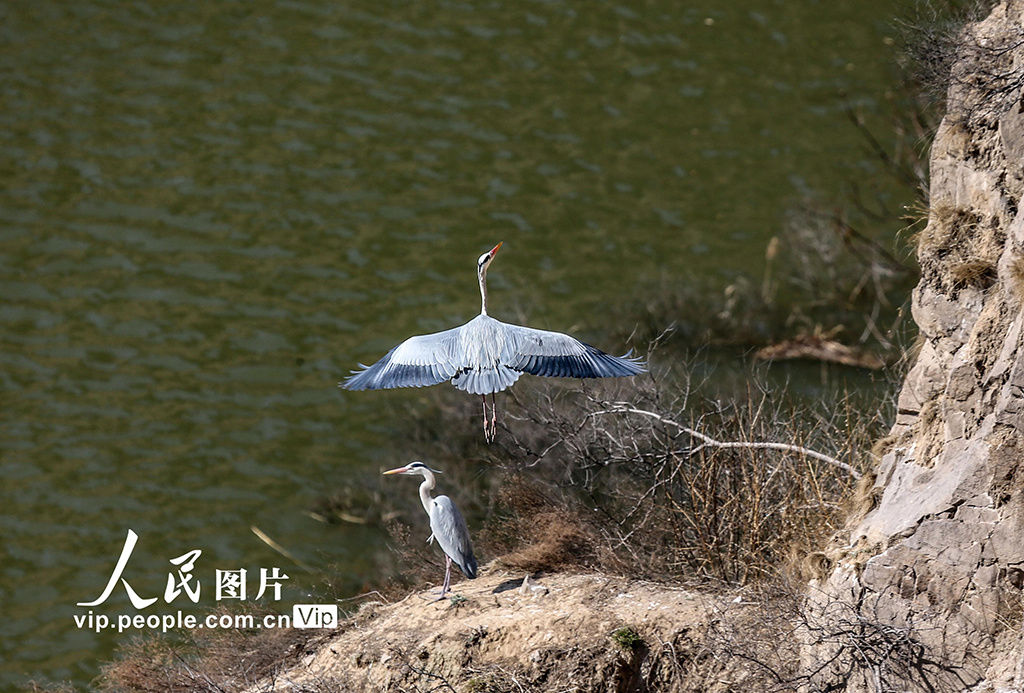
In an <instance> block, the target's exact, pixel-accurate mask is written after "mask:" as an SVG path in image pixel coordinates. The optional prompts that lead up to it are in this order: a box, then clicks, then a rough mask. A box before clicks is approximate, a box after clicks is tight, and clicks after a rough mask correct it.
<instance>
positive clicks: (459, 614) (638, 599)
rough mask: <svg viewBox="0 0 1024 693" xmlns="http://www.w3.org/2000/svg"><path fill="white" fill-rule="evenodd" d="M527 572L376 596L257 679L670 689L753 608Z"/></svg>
mask: <svg viewBox="0 0 1024 693" xmlns="http://www.w3.org/2000/svg"><path fill="white" fill-rule="evenodd" d="M523 578H524V575H523V574H522V573H510V572H506V571H504V570H501V569H492V570H487V571H485V572H484V574H483V575H482V576H481V577H480V578H478V579H477V580H475V581H472V582H470V581H462V582H460V583H458V584H457V585H456V589H455V593H456V594H457V595H459V597H457V598H456V599H455V600H454V602H453V601H452V600H447V599H446V600H445V601H440V602H431V601H428V599H429V598H430V595H429V593H427V592H419V593H414V594H411V595H410V596H408V597H407V598H405V599H404V600H402V601H401V602H398V603H395V604H383V603H380V602H368V603H366V604H364V605H363V606H362V607H361V609H360V610H359V612H358V613H357V614H356V615H355V616H354V617H352V618H351V619H350V620H348V621H347V622H346V623H345V624H344V625H343V626H342V627H341V629H340V630H339V632H337V633H336V634H333V635H331V636H329V637H327V638H326V639H325V640H323V641H322V642H321V643H320V644H319V646H318V647H316V648H315V649H314V650H312V651H311V652H310V653H308V654H306V655H305V656H304V657H302V658H301V660H300V661H298V662H297V663H296V664H294V665H293V666H292V667H290V668H289V669H287V670H285V671H282V672H280V673H278V674H277V675H276V676H275V677H274V679H273V680H272V681H270V680H268V681H263V682H261V683H260V684H258V685H257V686H255V687H253V688H252V689H251V690H252V691H282V692H283V691H337V690H346V691H348V690H352V691H357V690H365V691H381V690H390V691H403V690H409V691H412V690H423V691H426V690H449V691H450V690H456V691H498V690H501V691H514V690H586V691H635V690H643V689H646V688H647V687H648V686H652V685H654V686H657V687H659V688H660V687H661V686H664V687H666V689H667V688H668V687H672V686H674V685H675V684H676V683H678V682H679V681H681V680H683V679H684V678H686V677H687V676H688V675H689V674H690V672H689V671H687V670H686V667H687V665H689V666H690V667H692V668H697V667H702V668H706V665H707V663H706V662H704V661H703V658H704V657H705V655H699V654H698V653H697V652H696V651H695V650H694V649H693V648H694V645H695V642H696V641H697V640H699V639H700V638H701V637H702V635H701V634H702V632H703V628H704V624H707V623H708V622H710V621H714V620H717V619H720V618H722V617H728V616H729V615H731V614H734V613H739V612H742V611H743V610H744V609H745V608H747V607H746V606H745V605H744V603H743V602H742V600H739V601H736V600H735V598H733V601H730V599H726V598H724V597H709V596H707V595H704V594H701V593H697V592H692V591H687V590H684V589H679V588H673V587H666V586H663V585H656V584H652V583H644V582H638V581H633V580H626V579H622V578H613V577H608V576H604V575H593V574H590V575H567V574H559V575H550V576H546V577H541V578H540V579H539V580H537V581H536V582H535V583H534V584H533V586H532V587H526V588H524V587H523V586H522V583H523ZM691 651H692V655H693V658H692V659H691V658H688V657H687V653H691ZM722 683H723V685H725V684H726V683H727V682H726V681H725V680H723V681H722ZM726 687H728V686H727V685H726Z"/></svg>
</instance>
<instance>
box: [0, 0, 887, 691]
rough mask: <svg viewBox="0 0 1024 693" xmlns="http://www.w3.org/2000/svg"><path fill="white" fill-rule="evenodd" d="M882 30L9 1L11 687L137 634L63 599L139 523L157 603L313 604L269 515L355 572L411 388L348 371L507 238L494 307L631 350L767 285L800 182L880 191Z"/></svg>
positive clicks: (5, 421) (642, 8)
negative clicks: (661, 281) (328, 511)
mask: <svg viewBox="0 0 1024 693" xmlns="http://www.w3.org/2000/svg"><path fill="white" fill-rule="evenodd" d="M892 11H893V10H892V6H891V3H887V2H873V1H869V2H861V3H833V2H823V1H822V2H818V1H814V0H775V1H772V0H760V1H743V2H730V3H720V2H708V1H706V0H704V1H702V2H676V1H663V0H652V1H651V2H644V3H620V4H616V3H604V2H601V3H585V4H581V3H569V2H559V1H557V0H554V1H550V2H484V3H460V2H419V3H409V2H385V3H377V2H372V3H371V2H356V3H348V2H340V3H327V2H324V3H315V2H301V1H284V0H282V1H280V2H267V1H263V0H257V1H254V2H245V3H226V2H216V3H180V2H159V3H146V2H132V3H122V2H46V1H45V0H44V1H42V2H31V3H27V2H26V3H6V4H5V5H4V6H3V7H2V8H0V18H2V21H0V95H2V103H3V108H2V109H0V121H2V127H0V176H2V178H0V180H2V186H0V363H2V367H0V392H2V409H0V426H2V436H0V454H2V465H0V479H2V489H3V491H2V494H3V506H4V507H3V511H2V515H0V530H2V533H3V538H4V539H3V547H4V552H3V560H2V562H0V603H2V610H3V618H2V619H0V647H2V652H3V655H2V657H0V685H8V684H13V683H14V682H18V681H22V680H24V679H25V678H27V677H36V678H37V679H41V680H46V679H54V680H60V679H72V680H74V681H75V682H77V683H79V684H84V683H85V682H87V681H88V680H89V679H91V678H92V677H93V676H95V675H96V673H97V671H98V664H99V662H100V661H101V660H102V659H103V658H105V657H109V656H110V654H111V651H112V649H113V647H114V646H115V645H116V644H117V643H119V642H123V641H124V637H125V636H117V635H112V634H102V635H96V634H93V633H91V632H88V631H85V630H79V629H77V628H75V627H74V624H73V622H72V614H74V613H80V611H81V610H77V609H76V608H75V606H74V605H75V603H76V602H78V601H85V600H89V599H93V598H95V597H96V596H97V594H98V593H99V591H100V589H101V588H102V586H103V585H104V584H105V582H106V580H107V578H108V577H109V574H110V570H111V568H112V564H113V562H114V560H115V559H116V557H117V554H118V552H119V551H120V548H121V544H122V542H123V540H124V536H125V532H126V530H127V528H129V527H131V528H133V529H134V530H135V531H137V532H138V533H139V535H140V536H141V540H140V543H139V546H138V548H137V549H136V552H135V555H134V556H133V558H132V561H131V563H130V567H129V572H127V573H126V575H125V576H126V577H127V578H129V579H130V582H131V583H132V584H133V586H134V587H135V589H136V590H138V591H140V592H145V593H147V595H146V596H149V595H157V594H162V592H163V583H164V581H165V580H166V572H167V570H168V568H169V564H168V563H167V559H169V558H172V557H175V556H178V555H180V554H182V553H184V552H185V551H187V550H189V549H191V548H201V549H203V551H204V554H203V557H202V558H201V559H200V564H199V565H200V568H197V571H196V572H197V573H201V574H206V573H204V571H206V570H208V569H209V570H212V568H214V567H218V568H239V567H246V568H249V569H250V570H255V569H258V568H259V567H261V566H272V565H280V566H282V567H283V568H285V570H286V571H287V572H291V573H293V574H294V575H295V580H294V582H293V584H292V585H290V586H289V587H288V589H287V590H286V597H285V599H284V600H283V603H285V604H288V605H290V604H293V603H296V602H300V601H302V597H303V592H302V589H301V586H302V585H303V582H302V580H303V578H302V571H301V570H299V569H298V568H296V567H295V565H294V564H292V563H290V562H289V561H287V560H286V559H284V558H283V557H281V556H280V555H278V554H277V553H275V552H274V551H272V550H271V549H270V548H269V547H267V546H266V545H265V544H264V543H262V542H261V541H260V540H259V539H257V538H256V537H255V536H254V535H253V534H252V532H251V531H250V526H251V525H256V526H258V527H260V528H261V529H262V530H263V531H265V532H266V533H267V534H268V535H269V536H271V537H273V538H274V539H276V540H277V541H279V542H281V544H283V545H284V546H286V547H288V548H289V549H291V550H292V551H293V552H295V553H296V554H297V558H299V559H300V560H301V561H304V562H305V563H308V564H310V565H311V566H315V567H319V568H323V567H324V566H329V565H333V566H339V568H338V570H340V571H341V572H343V573H347V574H348V575H350V576H351V581H352V584H353V585H354V586H355V585H358V584H360V583H361V582H362V581H363V580H364V579H365V578H366V577H367V575H368V573H369V571H370V570H371V568H372V562H371V558H372V554H371V552H369V551H368V548H370V547H372V546H373V545H374V544H375V542H376V541H377V540H378V537H377V536H376V535H375V534H374V533H373V532H371V531H370V530H363V529H360V528H358V527H354V526H353V527H343V528H338V527H333V526H327V525H324V524H321V523H318V522H316V521H314V520H313V519H311V518H310V517H309V516H308V515H307V514H306V511H307V510H308V509H309V508H310V507H311V505H312V504H313V503H314V501H315V499H317V498H318V497H320V496H323V495H325V494H328V493H330V492H331V491H332V490H334V489H336V488H338V487H340V486H342V485H343V484H345V483H346V480H347V479H348V478H350V477H355V476H358V475H370V474H375V473H376V471H377V470H378V469H379V468H380V466H381V465H384V464H391V463H394V462H396V461H395V460H391V459H388V458H387V456H386V451H387V447H386V444H387V441H388V440H389V438H391V437H393V436H395V435H399V434H400V433H401V431H402V424H403V422H402V421H401V420H395V419H394V417H393V414H394V412H395V411H397V409H396V407H395V406H394V404H395V403H396V402H398V403H403V402H413V403H414V402H415V401H416V398H417V397H420V396H421V395H420V394H419V393H417V392H415V391H413V392H405V393H395V394H391V395H378V394H373V393H348V392H341V391H339V390H338V389H337V388H336V387H335V383H336V381H337V380H338V379H339V378H340V377H342V376H343V375H344V374H346V373H347V372H348V369H349V368H351V367H352V366H354V364H356V363H357V362H359V361H362V362H369V361H372V360H373V359H375V358H377V357H378V356H380V355H381V354H382V353H383V352H384V351H385V350H386V349H387V348H389V347H390V346H391V345H392V344H393V343H395V342H397V341H398V340H399V339H401V338H403V337H405V336H407V335H409V334H412V333H415V332H422V331H429V330H435V329H440V328H443V327H448V326H451V325H454V324H457V323H460V322H463V321H464V320H466V319H468V318H470V317H472V315H473V314H474V313H475V312H476V311H478V310H479V296H478V294H477V290H476V286H475V279H474V276H473V267H474V262H475V259H476V258H477V256H478V255H479V254H480V253H481V252H482V251H484V250H486V249H487V248H489V247H491V246H492V245H493V244H494V243H496V242H497V241H498V240H504V241H505V246H504V248H503V250H502V253H501V255H500V256H499V257H498V259H497V260H496V262H495V264H494V266H493V267H492V269H491V273H490V277H491V289H492V290H491V299H490V300H491V303H492V304H493V307H492V310H491V313H492V314H494V315H496V316H498V317H499V318H500V317H503V316H504V317H507V318H512V319H518V318H519V317H520V316H523V317H525V318H526V319H528V320H529V322H530V323H531V324H532V325H535V326H537V327H546V328H552V329H560V330H573V331H575V332H576V333H578V334H580V335H582V336H585V337H588V338H592V339H595V340H597V341H598V342H599V343H601V344H602V346H606V347H608V348H610V349H611V350H615V349H617V348H618V347H617V346H616V345H614V344H604V343H603V341H602V340H607V338H608V337H607V335H608V334H609V330H608V329H607V325H604V324H603V320H604V319H606V316H607V314H608V311H607V310H606V307H607V306H617V305H622V304H623V303H624V302H625V301H626V300H627V299H628V298H630V297H633V296H634V295H635V294H636V293H637V292H638V291H639V290H640V289H641V287H643V286H645V283H646V282H650V281H651V280H652V279H653V278H657V277H664V276H669V277H678V278H679V280H680V281H687V280H689V279H691V278H700V277H704V278H707V277H710V278H712V279H715V278H721V279H722V281H723V282H724V281H726V280H727V278H728V277H731V276H733V275H735V274H738V273H744V272H753V271H755V270H756V269H757V268H758V267H759V265H760V262H761V260H762V258H763V253H764V247H765V243H766V240H767V239H768V238H769V237H771V236H772V235H773V234H775V233H777V231H778V228H779V226H780V221H781V219H782V216H783V213H784V211H785V209H786V207H787V205H789V204H791V203H792V200H793V199H794V197H795V196H798V195H801V194H804V193H805V192H807V191H808V190H813V191H817V192H819V193H820V194H821V195H823V196H825V197H827V196H829V195H833V194H836V193H837V191H838V190H839V189H840V188H841V187H842V185H843V184H844V182H845V181H848V180H850V179H854V178H858V177H859V178H869V177H879V176H881V175H882V174H881V173H880V172H879V171H878V170H877V167H876V166H875V164H874V162H873V160H872V158H871V155H870V154H869V153H868V152H867V150H866V147H865V146H864V143H863V141H862V140H861V139H860V138H859V136H858V134H857V133H856V132H855V131H854V130H853V128H850V127H849V126H848V125H847V124H846V122H845V119H844V116H843V115H842V113H843V112H842V108H843V107H844V105H846V104H850V103H853V104H856V105H858V106H859V107H860V108H862V109H864V110H865V112H866V113H867V114H868V115H869V117H870V115H871V114H872V113H877V112H878V111H879V110H880V108H879V105H878V104H879V103H880V102H881V101H882V99H883V94H884V92H885V90H886V89H889V88H891V84H890V80H891V74H890V67H889V62H890V60H891V53H890V49H889V48H888V46H887V45H886V42H885V40H884V39H885V37H886V35H887V34H888V33H891V31H890V27H889V22H890V21H891V16H892ZM211 588H212V586H211V585H207V586H206V589H211ZM288 590H290V591H288ZM180 602H181V600H180V599H179V602H177V603H176V606H178V605H181V604H180ZM202 604H203V605H204V606H212V601H211V600H210V598H209V596H204V597H203V600H202ZM164 606H166V605H164ZM289 608H290V606H289ZM98 610H99V611H104V610H106V611H105V612H106V613H116V612H119V611H130V606H129V605H128V603H127V599H126V597H125V594H124V591H123V590H121V589H120V588H119V589H117V590H115V592H114V595H113V596H112V597H111V599H110V601H109V602H108V603H107V604H105V605H103V606H102V607H98ZM164 610H166V609H164Z"/></svg>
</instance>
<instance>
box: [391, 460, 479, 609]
mask: <svg viewBox="0 0 1024 693" xmlns="http://www.w3.org/2000/svg"><path fill="white" fill-rule="evenodd" d="M435 471H436V470H432V469H430V468H429V467H427V466H426V465H425V464H423V463H422V462H419V461H416V462H411V463H409V464H408V465H406V466H405V467H399V468H398V469H391V470H388V471H386V472H384V473H385V474H407V475H416V474H418V475H420V476H422V477H423V483H421V484H420V502H421V503H423V509H424V510H426V511H427V515H428V516H429V517H430V532H431V534H430V537H429V538H428V539H427V541H428V542H429V541H430V540H431V539H434V540H436V541H437V544H438V546H440V547H441V550H442V551H444V555H445V572H444V584H443V585H442V587H441V597H440V598H441V599H443V598H444V596H445V594H447V593H448V586H449V585H450V584H451V570H452V563H453V562H454V563H455V564H456V565H457V566H459V570H461V571H462V574H463V575H465V576H466V577H467V578H469V579H470V580H472V579H474V578H476V556H474V555H473V544H472V542H471V541H470V540H469V528H468V527H466V520H465V519H463V517H462V513H460V512H459V509H458V508H456V507H455V503H453V502H452V499H451V498H449V497H448V496H438V497H437V498H431V497H430V492H431V491H432V490H433V489H434V485H435V482H434V472H435Z"/></svg>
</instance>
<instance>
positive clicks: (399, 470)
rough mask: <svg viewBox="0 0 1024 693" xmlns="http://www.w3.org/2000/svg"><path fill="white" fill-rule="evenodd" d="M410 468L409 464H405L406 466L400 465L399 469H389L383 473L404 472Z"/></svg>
mask: <svg viewBox="0 0 1024 693" xmlns="http://www.w3.org/2000/svg"><path fill="white" fill-rule="evenodd" d="M408 468H409V467H408V466H405V467H399V468H398V469H389V470H387V471H386V472H383V474H401V473H402V472H404V471H405V470H406V469H408Z"/></svg>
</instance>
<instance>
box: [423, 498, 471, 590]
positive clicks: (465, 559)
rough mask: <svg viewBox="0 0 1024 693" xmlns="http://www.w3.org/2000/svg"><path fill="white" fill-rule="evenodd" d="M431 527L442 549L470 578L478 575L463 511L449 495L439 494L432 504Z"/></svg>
mask: <svg viewBox="0 0 1024 693" xmlns="http://www.w3.org/2000/svg"><path fill="white" fill-rule="evenodd" d="M430 529H431V530H433V532H434V538H435V539H437V543H438V544H439V545H440V547H441V550H442V551H444V552H445V554H446V555H447V556H448V557H449V558H451V559H452V560H453V561H455V562H456V563H457V564H458V566H459V568H460V569H462V572H463V573H464V574H465V575H466V577H468V578H475V577H476V557H475V556H474V555H473V545H472V543H471V542H470V540H469V529H468V528H467V527H466V521H465V520H464V519H463V518H462V513H460V512H459V509H458V508H456V507H455V503H452V499H451V498H449V497H448V496H438V497H437V498H435V499H434V502H433V504H431V506H430Z"/></svg>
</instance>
